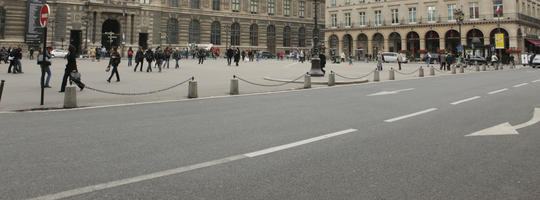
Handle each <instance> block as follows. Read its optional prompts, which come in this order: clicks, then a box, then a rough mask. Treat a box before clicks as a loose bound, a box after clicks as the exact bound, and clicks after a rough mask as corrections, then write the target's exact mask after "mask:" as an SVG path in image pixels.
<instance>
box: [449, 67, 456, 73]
mask: <svg viewBox="0 0 540 200" xmlns="http://www.w3.org/2000/svg"><path fill="white" fill-rule="evenodd" d="M450 68H451V69H452V74H456V66H454V65H452V66H450Z"/></svg>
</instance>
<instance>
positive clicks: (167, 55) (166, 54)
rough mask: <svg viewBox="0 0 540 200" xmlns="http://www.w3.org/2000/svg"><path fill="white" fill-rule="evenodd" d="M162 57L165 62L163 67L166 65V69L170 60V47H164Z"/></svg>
mask: <svg viewBox="0 0 540 200" xmlns="http://www.w3.org/2000/svg"><path fill="white" fill-rule="evenodd" d="M163 57H164V60H165V63H164V64H163V69H165V66H167V69H169V61H170V60H171V49H169V47H167V48H165V51H164V52H163Z"/></svg>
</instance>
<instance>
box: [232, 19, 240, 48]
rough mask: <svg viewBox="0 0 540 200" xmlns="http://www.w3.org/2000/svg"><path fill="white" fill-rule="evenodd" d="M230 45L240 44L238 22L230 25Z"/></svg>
mask: <svg viewBox="0 0 540 200" xmlns="http://www.w3.org/2000/svg"><path fill="white" fill-rule="evenodd" d="M231 45H240V24H238V22H235V23H233V24H232V25H231Z"/></svg>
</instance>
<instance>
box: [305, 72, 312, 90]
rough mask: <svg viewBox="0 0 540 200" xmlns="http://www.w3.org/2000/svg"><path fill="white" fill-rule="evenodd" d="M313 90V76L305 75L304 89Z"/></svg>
mask: <svg viewBox="0 0 540 200" xmlns="http://www.w3.org/2000/svg"><path fill="white" fill-rule="evenodd" d="M307 88H311V76H310V75H309V73H306V75H304V89H307Z"/></svg>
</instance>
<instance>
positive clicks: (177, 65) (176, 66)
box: [174, 59, 180, 69]
mask: <svg viewBox="0 0 540 200" xmlns="http://www.w3.org/2000/svg"><path fill="white" fill-rule="evenodd" d="M175 60H176V65H175V67H174V68H176V69H178V68H180V65H179V64H178V59H175Z"/></svg>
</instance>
